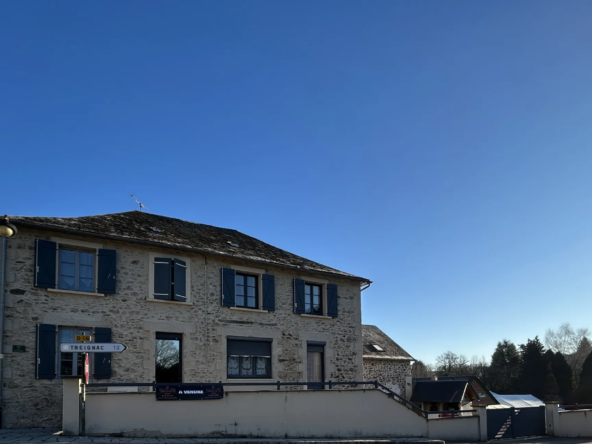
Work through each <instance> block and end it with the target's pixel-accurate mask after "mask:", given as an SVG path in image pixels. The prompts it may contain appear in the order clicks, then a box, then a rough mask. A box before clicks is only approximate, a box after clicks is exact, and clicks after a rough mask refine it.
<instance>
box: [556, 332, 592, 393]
mask: <svg viewBox="0 0 592 444" xmlns="http://www.w3.org/2000/svg"><path fill="white" fill-rule="evenodd" d="M589 339H590V330H589V329H588V328H578V329H574V328H573V327H572V326H571V325H570V324H569V322H566V323H564V324H562V325H561V326H560V327H559V328H558V329H557V330H551V329H548V330H547V332H546V333H545V346H546V347H547V348H548V349H551V350H552V351H553V352H555V353H557V352H560V353H561V354H562V355H563V356H564V357H565V360H566V361H567V363H568V364H569V365H570V367H571V368H572V370H573V374H574V378H575V382H576V384H577V383H578V381H579V377H580V372H581V371H582V365H583V363H584V361H585V360H586V358H587V357H588V355H589V354H590V351H591V350H592V347H591V346H590V342H589Z"/></svg>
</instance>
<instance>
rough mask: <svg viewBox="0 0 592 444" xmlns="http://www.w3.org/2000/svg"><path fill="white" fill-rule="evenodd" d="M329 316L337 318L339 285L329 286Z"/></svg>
mask: <svg viewBox="0 0 592 444" xmlns="http://www.w3.org/2000/svg"><path fill="white" fill-rule="evenodd" d="M327 316H331V317H332V318H336V317H337V285H335V284H327Z"/></svg>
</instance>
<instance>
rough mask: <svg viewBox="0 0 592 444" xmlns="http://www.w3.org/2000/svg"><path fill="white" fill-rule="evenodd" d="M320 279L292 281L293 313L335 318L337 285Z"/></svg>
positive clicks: (336, 312) (336, 311)
mask: <svg viewBox="0 0 592 444" xmlns="http://www.w3.org/2000/svg"><path fill="white" fill-rule="evenodd" d="M322 282H323V281H322V280H320V279H310V281H309V280H304V279H294V313H296V314H301V315H312V316H327V317H332V318H336V317H337V314H338V310H337V302H338V295H337V285H335V284H329V283H322Z"/></svg>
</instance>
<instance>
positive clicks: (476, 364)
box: [469, 355, 489, 380]
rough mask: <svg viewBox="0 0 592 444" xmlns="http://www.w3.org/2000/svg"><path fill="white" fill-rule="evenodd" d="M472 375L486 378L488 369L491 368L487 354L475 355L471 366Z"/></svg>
mask: <svg viewBox="0 0 592 444" xmlns="http://www.w3.org/2000/svg"><path fill="white" fill-rule="evenodd" d="M469 368H470V371H469V373H470V374H471V375H475V376H477V377H478V378H479V379H483V380H485V379H486V376H487V370H488V368H489V361H488V360H487V358H486V357H485V356H481V357H478V356H477V355H474V356H473V357H472V358H471V364H470V366H469Z"/></svg>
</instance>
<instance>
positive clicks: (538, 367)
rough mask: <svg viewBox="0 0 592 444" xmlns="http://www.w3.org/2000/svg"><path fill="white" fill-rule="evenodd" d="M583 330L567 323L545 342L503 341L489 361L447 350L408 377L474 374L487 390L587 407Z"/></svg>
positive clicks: (590, 389) (588, 367) (589, 366)
mask: <svg viewBox="0 0 592 444" xmlns="http://www.w3.org/2000/svg"><path fill="white" fill-rule="evenodd" d="M589 338H590V331H589V330H588V329H587V328H579V329H574V328H572V327H571V325H570V324H568V323H566V324H563V325H561V326H560V327H559V328H558V329H557V330H551V329H549V330H547V332H546V334H545V338H544V342H545V344H544V345H543V343H542V342H541V341H540V339H539V338H538V336H537V337H535V338H534V339H528V340H527V341H526V343H525V344H519V345H516V344H514V343H513V342H512V341H510V340H508V339H504V340H502V341H500V342H498V343H497V346H496V348H495V351H494V352H493V354H492V355H491V359H490V360H487V359H486V358H485V357H481V358H477V357H473V358H472V359H471V360H469V359H468V358H467V357H466V356H465V355H457V354H455V353H453V352H451V351H447V352H446V353H443V354H441V355H440V356H438V357H437V358H436V363H435V364H434V365H430V364H425V363H423V362H422V361H416V363H415V364H414V365H413V368H412V375H413V377H425V376H432V375H438V376H459V375H476V376H478V377H479V379H481V380H482V381H483V382H484V383H485V385H486V386H487V388H489V390H490V391H492V392H495V393H500V394H531V395H534V396H536V397H537V398H539V399H542V400H543V401H552V402H558V403H562V404H574V403H579V404H592V353H591V352H592V345H591V343H590V339H589Z"/></svg>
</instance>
